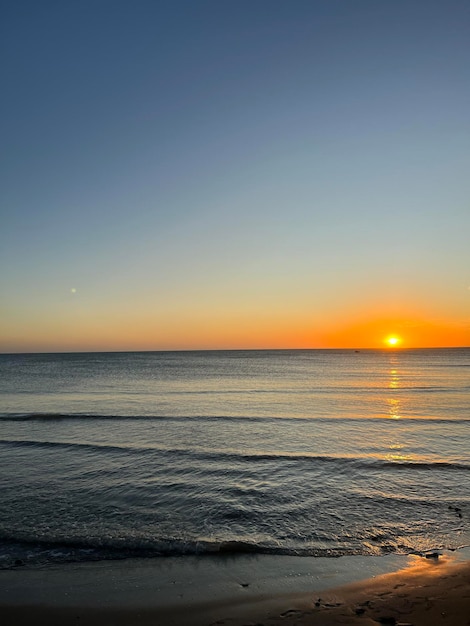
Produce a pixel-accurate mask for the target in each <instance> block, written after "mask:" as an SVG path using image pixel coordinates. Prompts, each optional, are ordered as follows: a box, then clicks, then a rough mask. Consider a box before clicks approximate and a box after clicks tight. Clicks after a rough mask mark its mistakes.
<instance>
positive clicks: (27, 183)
mask: <svg viewBox="0 0 470 626" xmlns="http://www.w3.org/2000/svg"><path fill="white" fill-rule="evenodd" d="M0 10H1V19H0V22H1V32H0V45H1V59H2V61H1V83H2V98H1V101H0V108H1V116H0V119H1V126H2V128H1V136H2V153H3V158H2V165H1V228H0V263H1V277H0V289H1V304H0V307H1V308H0V323H1V326H2V328H1V329H0V350H3V351H9V350H13V351H16V350H29V349H31V350H55V349H66V350H68V349H108V348H109V349H132V348H149V349H159V348H181V347H201V348H204V347H232V346H233V347H242V346H243V345H246V346H255V345H259V347H276V346H277V345H279V346H281V345H282V346H287V345H291V344H292V345H305V347H309V346H312V347H315V346H316V345H318V346H322V345H330V343H331V341H333V340H328V339H327V334H325V333H327V330H328V328H329V326H328V324H331V322H332V320H335V324H338V325H339V326H341V325H343V326H345V327H346V326H347V324H348V323H349V322H348V318H349V317H350V318H351V319H356V318H357V319H359V318H361V319H362V318H364V319H365V317H367V315H369V313H368V311H369V312H370V315H369V317H371V316H373V315H375V316H378V317H386V316H389V317H395V318H396V319H397V320H398V319H400V320H401V322H400V323H402V324H403V323H404V322H403V320H404V319H405V318H407V319H408V318H410V319H411V318H412V320H414V321H413V323H417V322H416V320H417V319H418V317H419V319H420V320H421V321H423V323H427V324H438V325H439V324H444V325H445V324H447V326H449V324H450V325H451V326H452V325H453V326H454V327H455V328H460V330H461V339H460V340H459V341H460V343H462V342H463V343H464V344H465V345H468V344H469V343H470V326H469V320H470V310H469V305H470V290H469V286H470V200H469V199H470V176H469V172H470V114H469V111H470V37H469V33H470V3H469V2H468V1H466V0H465V1H464V0H460V1H456V0H449V1H444V0H442V1H436V0H426V1H424V0H419V1H417V0H395V1H393V2H391V1H385V0H310V1H302V0H291V1H276V0H250V1H245V0H232V1H230V0H225V1H220V0H218V1H211V2H206V1H198V0H191V1H179V0H173V1H165V2H159V1H158V0H152V1H148V0H135V1H130V0H128V1H123V0H112V1H111V0H93V1H89V0H74V1H70V0H57V1H50V0H41V1H37V0H35V1H23V0H11V1H10V0H6V1H5V0H3V2H2V3H1V8H0ZM364 316H365V317H364ZM410 316H411V317H410ZM410 323H411V322H410ZM339 326H338V328H339ZM295 328H297V329H299V333H303V335H302V336H303V337H304V340H302V339H301V336H300V334H299V335H296V334H295V332H294V331H293V329H295ZM455 328H454V330H455ZM330 330H331V329H329V330H328V332H330ZM263 333H264V334H263ZM465 338H467V339H468V342H466V339H465ZM328 341H330V343H328ZM333 343H334V341H333ZM331 345H333V344H331Z"/></svg>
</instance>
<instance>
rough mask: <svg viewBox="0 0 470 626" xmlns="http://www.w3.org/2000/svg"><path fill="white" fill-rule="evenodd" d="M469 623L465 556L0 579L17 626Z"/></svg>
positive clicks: (0, 610)
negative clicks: (74, 625)
mask: <svg viewBox="0 0 470 626" xmlns="http://www.w3.org/2000/svg"><path fill="white" fill-rule="evenodd" d="M464 559H466V560H464ZM424 590H426V591H424ZM433 607H434V608H433ZM430 611H431V613H430ZM436 611H437V613H436ZM435 613H436V614H435ZM431 614H432V620H433V621H430V615H431ZM441 614H442V615H441ZM467 615H470V549H469V548H466V549H462V550H460V551H456V552H448V553H444V554H443V555H442V556H440V557H439V558H438V559H432V558H423V557H417V556H404V555H387V556H381V557H339V558H323V557H321V558H314V557H311V558H310V557H284V556H276V557H271V556H268V555H259V556H258V555H256V556H251V555H243V556H237V557H223V558H220V557H219V558H207V557H205V558H202V559H201V558H196V557H195V558H181V557H175V558H167V559H164V560H160V561H157V562H156V561H154V560H152V562H150V561H118V562H115V561H114V562H98V563H85V564H69V565H68V566H54V567H49V568H43V569H30V570H27V569H22V568H15V569H11V570H3V571H0V620H1V621H2V623H5V624H15V625H18V626H26V625H29V624H31V625H32V624H34V625H35V626H41V625H42V624H44V625H46V624H47V625H48V626H54V625H55V624H57V625H59V624H60V625H63V624H81V625H85V626H95V625H96V626H97V625H98V624H100V625H103V626H106V625H107V624H109V625H110V626H111V625H112V626H130V625H131V624H135V625H136V626H139V625H141V626H150V625H153V626H155V625H157V624H162V625H165V626H166V625H168V626H183V624H187V625H188V626H189V625H191V626H205V625H207V626H209V625H210V624H218V625H222V624H226V625H227V626H242V625H245V624H260V625H261V624H266V625H268V624H272V625H273V626H275V625H276V624H281V623H282V624H284V625H285V626H294V624H296V625H298V626H304V625H305V626H308V625H309V624H312V625H314V624H322V625H323V624H325V625H329V624H332V625H333V624H351V625H353V624H356V623H357V624H361V625H362V626H371V625H373V624H387V623H388V624H392V625H393V624H399V623H402V624H405V623H408V624H411V623H412V624H413V626H420V625H421V624H422V625H423V626H424V625H425V624H440V623H441V621H439V620H440V619H441V618H442V620H444V618H445V621H442V623H443V624H444V623H445V624H447V626H467V625H468V624H469V623H470V622H469V621H468V617H467ZM410 616H412V617H413V619H411V618H410ZM385 618H390V621H389V622H383V621H382V622H380V619H385ZM392 619H394V620H395V621H392ZM426 619H427V620H428V621H425V620H426ZM419 620H421V621H419ZM423 620H424V621H423Z"/></svg>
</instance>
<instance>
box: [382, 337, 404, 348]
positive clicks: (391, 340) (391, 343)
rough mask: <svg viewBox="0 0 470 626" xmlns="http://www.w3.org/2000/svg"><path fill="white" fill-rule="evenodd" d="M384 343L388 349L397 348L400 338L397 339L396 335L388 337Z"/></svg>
mask: <svg viewBox="0 0 470 626" xmlns="http://www.w3.org/2000/svg"><path fill="white" fill-rule="evenodd" d="M385 343H386V344H387V346H388V347H389V348H396V347H397V346H399V345H400V343H401V339H400V337H397V335H389V336H388V337H387V338H386V339H385Z"/></svg>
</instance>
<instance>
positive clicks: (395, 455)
mask: <svg viewBox="0 0 470 626" xmlns="http://www.w3.org/2000/svg"><path fill="white" fill-rule="evenodd" d="M390 339H394V338H390ZM390 339H389V340H388V341H389V342H390ZM398 365H399V358H398V356H397V355H393V356H392V357H391V368H390V378H389V383H388V389H389V394H390V392H391V395H389V397H388V398H387V402H388V414H389V419H391V420H397V421H398V420H401V419H402V407H401V399H400V397H399V396H396V395H395V393H394V392H396V391H398V390H399V389H400V387H401V376H400V372H399V369H398ZM397 430H398V429H397ZM399 432H403V429H401V428H400V431H399ZM405 448H406V443H404V442H403V440H402V437H401V438H400V439H398V438H397V439H395V440H392V441H390V443H389V445H388V449H389V452H388V454H386V455H385V459H386V460H387V461H394V462H403V461H411V460H413V457H412V456H411V455H409V454H408V455H407V454H404V452H403V450H404V449H405Z"/></svg>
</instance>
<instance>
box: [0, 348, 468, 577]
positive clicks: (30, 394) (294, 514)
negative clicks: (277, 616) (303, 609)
mask: <svg viewBox="0 0 470 626" xmlns="http://www.w3.org/2000/svg"><path fill="white" fill-rule="evenodd" d="M469 407H470V350H469V349H451V350H444V349H440V350H415V351H406V350H391V351H361V352H360V353H356V352H354V351H339V350H338V351H337V350H311V351H246V352H244V351H228V352H223V351H221V352H160V353H158V352H154V353H106V354H97V353H91V354H83V353H81V354H48V355H0V449H1V466H2V472H1V477H0V481H1V491H0V541H1V544H0V545H1V547H0V563H2V564H3V565H4V566H9V565H11V564H12V563H14V561H15V559H22V560H23V561H26V562H27V563H29V564H32V565H34V564H38V563H44V562H51V561H63V560H90V559H109V558H121V557H125V556H160V555H169V554H171V555H178V554H204V553H207V552H211V553H212V552H231V551H233V552H240V551H249V552H268V553H273V554H293V555H313V556H337V555H342V554H384V553H388V552H398V553H409V552H423V551H425V550H430V549H436V548H450V549H453V548H457V547H460V546H463V545H468V544H469V543H470V541H469V539H470V533H469V525H468V517H469V515H470V444H469V441H470V437H469V435H470V411H469Z"/></svg>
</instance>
